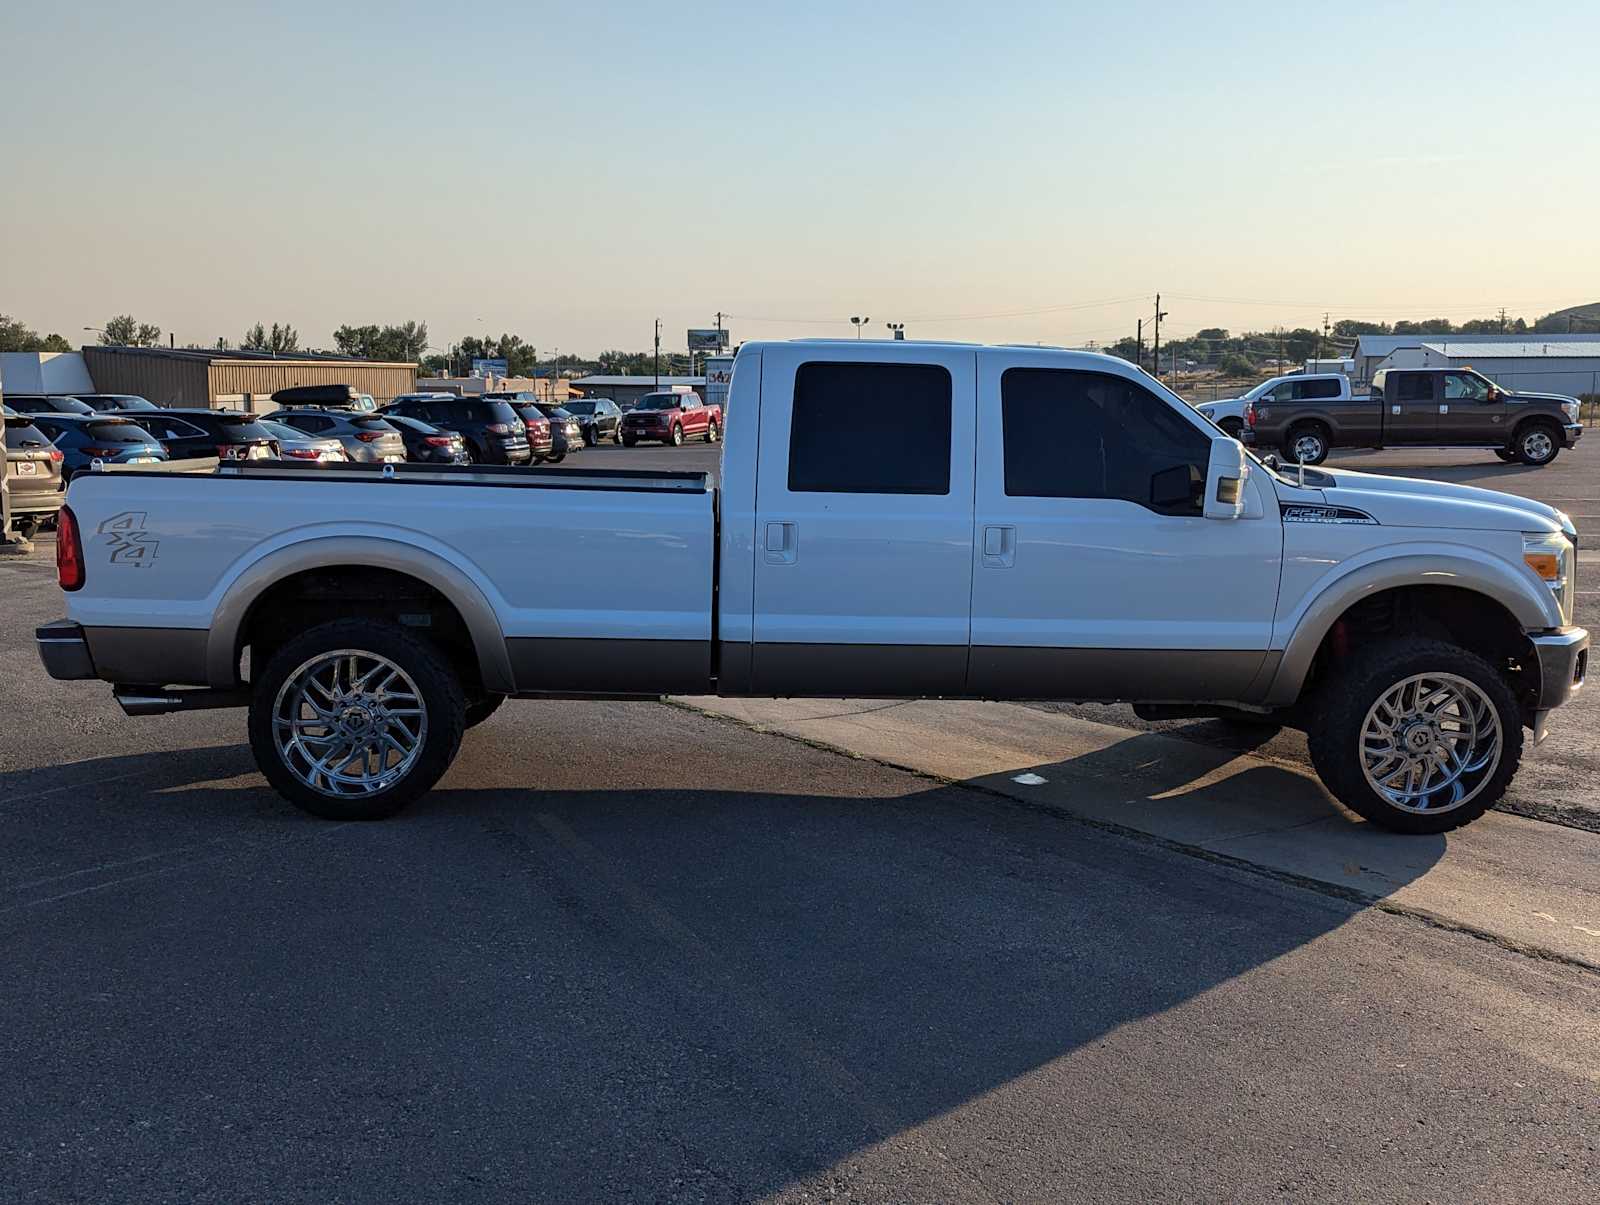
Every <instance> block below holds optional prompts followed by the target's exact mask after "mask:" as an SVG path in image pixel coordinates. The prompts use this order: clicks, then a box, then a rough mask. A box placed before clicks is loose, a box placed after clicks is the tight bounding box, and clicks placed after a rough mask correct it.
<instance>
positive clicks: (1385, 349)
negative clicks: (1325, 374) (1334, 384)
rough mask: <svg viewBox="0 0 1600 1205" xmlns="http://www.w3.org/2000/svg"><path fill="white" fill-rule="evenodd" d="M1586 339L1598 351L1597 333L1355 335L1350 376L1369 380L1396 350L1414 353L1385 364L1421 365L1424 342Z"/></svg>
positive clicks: (1457, 346) (1466, 345)
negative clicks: (1352, 365) (1352, 371)
mask: <svg viewBox="0 0 1600 1205" xmlns="http://www.w3.org/2000/svg"><path fill="white" fill-rule="evenodd" d="M1547 342H1548V343H1563V344H1571V343H1588V344H1593V345H1595V346H1594V354H1596V355H1600V335H1535V334H1525V335H1440V334H1418V335H1359V336H1357V338H1356V349H1355V352H1354V353H1353V354H1352V359H1354V361H1355V372H1354V374H1353V377H1352V379H1353V380H1354V381H1355V382H1356V383H1357V384H1359V385H1368V384H1371V383H1372V374H1373V373H1374V372H1376V371H1377V370H1378V369H1379V368H1380V367H1384V366H1385V362H1386V361H1388V360H1389V358H1390V357H1391V356H1394V355H1395V353H1396V352H1414V353H1416V354H1415V356H1405V355H1401V356H1399V357H1397V358H1396V359H1395V360H1394V362H1393V363H1389V364H1387V367H1391V368H1394V367H1402V368H1403V367H1406V366H1407V364H1408V363H1409V365H1410V366H1411V367H1421V365H1422V359H1421V355H1422V346H1423V344H1425V343H1427V344H1441V345H1444V346H1446V347H1449V348H1451V349H1452V351H1458V352H1459V351H1464V350H1465V351H1468V352H1470V349H1471V348H1473V347H1475V346H1479V345H1483V344H1492V343H1527V344H1539V343H1547Z"/></svg>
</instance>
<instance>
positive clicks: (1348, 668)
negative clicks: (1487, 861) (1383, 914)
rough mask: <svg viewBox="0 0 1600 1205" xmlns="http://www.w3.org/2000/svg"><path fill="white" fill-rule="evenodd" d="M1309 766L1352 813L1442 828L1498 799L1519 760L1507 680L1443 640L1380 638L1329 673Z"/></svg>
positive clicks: (1409, 828)
mask: <svg viewBox="0 0 1600 1205" xmlns="http://www.w3.org/2000/svg"><path fill="white" fill-rule="evenodd" d="M1312 715H1313V716H1314V719H1313V721H1312V723H1311V724H1310V726H1309V731H1308V733H1307V736H1308V738H1309V744H1310V749H1311V764H1312V765H1313V766H1315V767H1316V770H1317V774H1318V775H1320V776H1321V778H1322V781H1323V783H1324V784H1325V785H1326V786H1327V788H1328V789H1329V790H1330V791H1332V792H1333V794H1334V795H1335V796H1337V797H1338V799H1339V801H1340V802H1341V803H1343V804H1344V805H1345V806H1346V807H1348V808H1349V809H1350V810H1351V811H1353V812H1355V813H1357V814H1358V815H1360V816H1363V817H1365V818H1366V819H1367V820H1370V821H1371V822H1372V823H1373V824H1376V825H1377V826H1378V827H1380V828H1386V829H1389V830H1391V831H1393V832H1398V833H1443V832H1448V831H1449V830H1451V829H1454V828H1460V827H1461V826H1462V825H1464V824H1468V823H1470V822H1471V821H1473V820H1476V819H1477V818H1478V817H1479V816H1481V815H1483V813H1484V812H1486V811H1488V810H1489V808H1491V807H1493V806H1494V805H1495V804H1496V803H1498V802H1499V801H1500V798H1501V796H1503V795H1504V794H1505V791H1506V787H1507V786H1508V785H1509V784H1510V782H1511V778H1512V776H1513V775H1514V774H1515V773H1516V772H1517V765H1518V763H1519V762H1520V761H1521V759H1522V721H1521V718H1520V716H1519V713H1518V710H1517V702H1516V697H1515V696H1514V695H1513V694H1512V692H1511V687H1510V686H1509V685H1508V684H1507V682H1506V680H1505V679H1504V678H1503V677H1501V676H1500V674H1499V673H1497V672H1496V671H1495V668H1494V667H1493V666H1492V665H1490V664H1489V663H1488V662H1487V661H1485V660H1484V659H1483V658H1482V657H1480V656H1478V654H1476V653H1474V652H1470V651H1469V650H1467V649H1464V648H1461V647H1460V646H1458V645H1454V644H1450V643H1448V642H1446V641H1442V640H1427V639H1411V638H1394V639H1390V640H1383V641H1379V642H1378V643H1376V644H1374V645H1372V646H1371V647H1369V648H1367V649H1365V650H1363V651H1362V652H1360V653H1359V654H1357V655H1356V656H1355V657H1353V658H1352V659H1351V660H1350V661H1349V662H1348V663H1347V664H1346V665H1345V666H1343V667H1342V668H1337V669H1335V670H1334V672H1333V673H1331V674H1330V676H1329V677H1328V679H1327V680H1326V681H1325V682H1324V683H1323V685H1322V687H1321V695H1320V698H1319V699H1318V700H1317V706H1316V707H1315V708H1314V709H1313V711H1312Z"/></svg>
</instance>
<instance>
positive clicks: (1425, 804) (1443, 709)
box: [1361, 674, 1502, 815]
mask: <svg viewBox="0 0 1600 1205" xmlns="http://www.w3.org/2000/svg"><path fill="white" fill-rule="evenodd" d="M1501 735H1502V734H1501V731H1500V715H1499V712H1497V711H1496V710H1495V706H1494V704H1493V702H1491V701H1490V699H1489V696H1488V695H1486V694H1485V693H1484V692H1483V691H1482V690H1481V689H1479V687H1478V686H1476V685H1475V684H1474V683H1472V682H1470V681H1468V680H1467V679H1466V678H1462V677H1458V676H1456V675H1455V674H1415V675H1413V676H1411V677H1409V678H1406V679H1404V680H1403V681H1401V682H1399V683H1397V684H1396V685H1394V686H1391V687H1390V688H1389V689H1388V690H1386V691H1384V692H1383V694H1381V695H1379V696H1378V701H1377V702H1375V703H1374V704H1373V705H1372V706H1371V707H1370V708H1368V710H1367V717H1366V720H1365V721H1364V722H1363V723H1362V725H1361V770H1362V773H1363V774H1365V775H1366V779H1367V785H1368V786H1370V787H1371V788H1372V789H1373V790H1374V791H1375V792H1377V794H1378V795H1379V797H1380V798H1382V799H1383V800H1384V801H1385V802H1387V803H1389V804H1390V805H1391V806H1393V807H1396V808H1399V809H1400V810H1401V811H1403V812H1413V813H1419V814H1428V815H1436V814H1438V813H1441V812H1451V811H1454V810H1455V809H1457V808H1459V807H1462V806H1463V805H1465V804H1466V803H1468V802H1470V801H1471V799H1472V798H1473V796H1475V795H1477V793H1478V792H1479V791H1481V790H1482V789H1483V787H1484V784H1485V783H1487V782H1488V781H1489V779H1490V778H1491V777H1493V775H1494V772H1495V768H1496V767H1497V766H1498V765H1499V764H1500V751H1501V743H1502V741H1501Z"/></svg>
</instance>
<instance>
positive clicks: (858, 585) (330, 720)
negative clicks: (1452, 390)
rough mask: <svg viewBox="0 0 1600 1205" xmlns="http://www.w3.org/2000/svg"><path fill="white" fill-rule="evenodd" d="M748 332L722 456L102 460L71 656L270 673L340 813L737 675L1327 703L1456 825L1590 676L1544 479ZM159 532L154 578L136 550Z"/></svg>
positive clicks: (259, 752)
mask: <svg viewBox="0 0 1600 1205" xmlns="http://www.w3.org/2000/svg"><path fill="white" fill-rule="evenodd" d="M737 365H738V367H737V368H736V369H735V371H734V374H733V384H732V394H731V395H730V403H729V404H730V406H732V407H737V408H738V410H739V412H740V414H742V415H744V416H745V418H744V419H741V421H740V422H739V424H738V425H737V427H735V428H734V430H733V431H732V432H730V435H731V442H730V443H729V446H728V448H727V449H726V452H725V454H724V457H723V460H724V467H725V471H724V473H723V474H722V479H721V485H720V487H714V486H712V485H711V484H710V483H709V482H708V480H707V475H706V474H705V473H629V474H619V475H617V476H616V477H608V476H603V475H601V476H590V475H587V474H585V475H581V476H580V475H576V474H566V473H529V474H524V475H513V476H509V477H507V478H505V479H503V480H499V481H496V482H494V483H492V484H487V483H486V484H481V485H478V484H470V483H468V482H463V480H462V479H461V477H460V476H459V475H456V474H448V473H439V472H429V471H427V470H424V469H421V468H420V467H419V466H403V467H402V468H401V469H400V470H399V471H397V472H396V473H395V474H394V476H393V479H392V480H384V479H380V478H378V477H377V475H376V474H374V475H373V476H372V479H371V480H370V481H368V480H362V479H360V478H361V477H362V476H363V475H362V474H359V473H355V472H352V473H351V474H350V476H351V477H352V478H357V479H355V480H350V481H340V482H339V483H337V484H334V485H331V486H330V485H325V484H324V483H321V482H317V483H308V482H307V481H305V480H304V474H298V475H297V474H291V473H286V472H284V471H283V470H282V469H281V468H273V467H256V466H246V467H242V468H240V469H239V470H238V471H237V473H236V474H235V475H234V477H233V478H232V479H229V480H224V479H222V478H219V477H216V476H212V475H204V476H171V477H168V476H165V475H161V474H148V475H138V474H132V473H128V474H126V475H125V474H123V473H122V472H120V471H118V470H112V471H111V472H108V473H104V474H93V475H89V476H86V477H83V478H80V479H79V480H77V481H75V482H74V483H73V485H72V487H71V497H70V499H69V501H68V503H67V506H66V507H65V508H64V509H63V510H62V518H61V534H60V536H59V537H58V540H57V547H58V549H59V550H60V553H59V557H58V569H59V573H60V578H61V584H62V586H63V587H64V588H65V589H66V590H67V591H68V596H67V608H68V614H67V618H66V619H65V620H64V621H62V622H60V623H56V624H51V625H48V626H46V627H44V628H41V629H40V630H39V633H38V637H37V641H38V648H39V652H40V656H41V658H42V659H43V661H44V663H45V665H46V667H47V669H48V670H49V672H50V673H51V675H52V676H54V677H56V678H63V679H76V678H95V677H105V678H108V679H109V680H111V681H112V682H113V683H114V687H115V693H116V694H117V695H118V696H119V697H120V698H121V699H122V702H123V706H124V708H125V709H126V710H128V711H129V713H130V714H136V715H142V714H153V713H159V712H164V711H177V710H192V709H195V708H200V707H207V706H236V705H239V704H241V703H247V704H248V707H249V719H248V731H249V738H250V744H251V748H252V751H253V752H254V754H255V757H256V761H257V764H258V765H259V766H260V768H261V770H262V772H263V774H265V776H266V778H267V781H268V782H269V783H271V784H272V785H273V786H274V787H275V788H276V789H277V790H278V791H279V792H280V793H282V794H283V795H284V796H285V797H286V798H288V799H289V800H291V801H292V802H294V803H295V804H297V805H298V806H300V807H302V808H304V809H305V810H307V811H310V812H313V813H315V814H317V815H320V816H327V817H336V818H338V819H341V820H354V819H376V818H379V817H382V816H387V815H392V814H394V813H395V812H396V811H398V810H399V809H400V808H401V807H403V806H404V805H405V804H406V803H407V802H409V801H410V800H412V799H415V798H416V797H417V796H418V795H420V794H421V793H423V792H424V791H426V790H428V789H429V788H430V787H431V786H432V785H433V783H434V782H436V781H437V780H438V779H439V777H440V775H442V774H443V773H444V772H445V770H446V769H447V768H448V767H449V765H450V762H451V760H452V759H453V758H454V757H455V756H456V754H457V752H458V750H459V749H460V748H461V734H462V731H463V729H464V728H465V727H467V726H468V725H470V724H472V723H475V722H480V721H481V720H483V719H484V718H485V717H486V716H487V715H489V714H490V713H491V712H492V711H493V710H494V708H495V707H496V706H497V705H498V704H499V702H500V701H501V700H502V699H503V698H505V697H506V696H508V695H513V694H521V695H527V696H530V697H552V696H556V697H559V696H563V695H567V696H593V695H617V694H632V695H638V696H641V697H653V696H656V695H661V694H708V693H716V694H719V695H723V696H774V697H795V696H818V697H825V698H836V697H849V696H855V697H863V698H890V697H899V698H916V697H924V696H932V697H952V698H970V699H1068V700H1070V699H1077V700H1095V701H1113V700H1125V701H1128V702H1132V703H1135V704H1137V705H1139V706H1140V707H1142V708H1144V712H1143V714H1146V715H1150V714H1156V715H1166V716H1168V717H1171V716H1172V715H1173V713H1174V711H1181V712H1182V713H1183V714H1188V715H1213V714H1223V715H1237V714H1239V713H1240V712H1241V711H1245V712H1248V713H1250V714H1252V715H1256V716H1260V717H1262V718H1264V719H1270V720H1271V721H1273V722H1282V723H1289V724H1294V725H1298V726H1304V727H1305V728H1306V729H1307V731H1308V736H1309V738H1310V749H1311V760H1312V764H1313V765H1314V766H1315V767H1316V769H1317V772H1318V773H1319V774H1320V775H1321V777H1322V780H1323V781H1324V782H1325V783H1326V784H1327V785H1328V787H1329V789H1330V790H1331V791H1332V792H1333V793H1334V794H1335V795H1336V796H1337V797H1338V798H1339V799H1340V800H1342V801H1343V802H1344V803H1345V804H1346V805H1348V806H1349V807H1350V808H1351V809H1352V810H1353V811H1355V812H1357V813H1359V814H1360V815H1361V816H1363V817H1365V818H1366V819H1367V820H1368V821H1370V822H1372V823H1373V824H1375V825H1378V826H1381V827H1384V828H1389V829H1394V830H1397V831H1401V832H1409V833H1440V832H1444V831H1447V830H1449V829H1453V828H1457V827H1459V826H1461V825H1463V824H1466V823H1468V822H1469V821H1471V820H1474V819H1476V818H1477V817H1478V816H1480V815H1482V813H1483V812H1484V811H1485V809H1487V808H1488V807H1490V806H1491V805H1492V804H1494V803H1495V802H1496V801H1497V800H1498V799H1500V798H1501V796H1502V795H1503V794H1504V793H1505V791H1506V788H1507V785H1508V784H1509V783H1510V781H1511V779H1512V777H1513V775H1514V774H1515V772H1516V769H1517V766H1518V763H1519V762H1520V760H1521V758H1522V754H1523V749H1524V741H1525V737H1524V732H1525V731H1526V732H1528V733H1531V736H1529V737H1527V738H1526V739H1527V740H1528V741H1529V742H1530V743H1536V742H1538V741H1539V740H1541V739H1543V737H1544V735H1545V732H1546V730H1547V726H1548V716H1549V712H1550V710H1551V709H1552V708H1555V707H1559V706H1561V705H1562V704H1564V703H1566V702H1567V701H1568V700H1569V699H1570V698H1571V697H1572V696H1573V694H1574V693H1575V692H1577V691H1578V690H1579V689H1581V687H1582V685H1583V682H1584V678H1585V672H1586V669H1587V664H1588V652H1589V633H1588V632H1586V631H1585V630H1584V629H1583V628H1581V627H1578V626H1576V624H1575V604H1576V601H1577V599H1576V593H1575V592H1576V588H1577V586H1576V581H1577V578H1576V575H1577V572H1578V570H1579V569H1580V567H1581V566H1580V564H1579V561H1578V554H1577V529H1576V528H1575V527H1574V526H1573V524H1572V521H1571V519H1570V518H1568V517H1567V516H1566V515H1564V514H1563V513H1561V512H1560V511H1557V510H1555V509H1554V508H1553V507H1550V506H1546V505H1544V504H1543V503H1539V502H1534V501H1531V500H1529V499H1526V498H1521V497H1517V496H1514V495H1510V494H1502V493H1495V492H1493V491H1489V490H1481V489H1470V488H1467V487H1463V486H1456V485H1451V484H1448V483H1443V482H1437V481H1410V480H1406V479H1404V478H1399V477H1380V476H1373V475H1370V474H1364V473H1354V472H1347V471H1345V470H1338V471H1331V472H1330V471H1326V470H1320V469H1313V470H1305V469H1301V470H1299V471H1298V472H1296V473H1294V474H1278V473H1276V472H1274V471H1272V470H1271V469H1270V467H1268V466H1266V465H1264V464H1262V463H1260V462H1257V461H1255V460H1254V459H1253V458H1251V457H1250V456H1249V455H1248V454H1247V453H1246V452H1245V450H1244V448H1243V447H1242V446H1241V445H1240V443H1239V441H1238V440H1235V439H1232V438H1230V437H1229V436H1227V435H1224V434H1223V433H1222V432H1221V431H1218V430H1217V429H1216V427H1214V426H1213V425H1212V424H1210V423H1208V422H1207V421H1206V420H1205V419H1203V418H1202V417H1201V416H1200V415H1198V414H1196V413H1195V411H1194V409H1193V408H1192V407H1191V406H1189V405H1188V404H1187V403H1186V402H1184V401H1183V399H1181V398H1180V397H1178V396H1177V395H1176V394H1175V393H1173V392H1172V391H1170V390H1169V389H1167V388H1166V387H1165V386H1164V385H1162V384H1161V383H1160V382H1158V381H1155V380H1153V379H1152V378H1150V377H1149V376H1147V375H1146V374H1144V373H1143V372H1141V371H1140V370H1139V369H1138V368H1136V367H1134V366H1133V365H1132V364H1127V363H1124V362H1123V361H1121V360H1118V359H1115V358H1113V357H1110V356H1105V355H1100V354H1098V353H1094V352H1069V351H1060V350H1052V349H1045V348H1019V347H974V346H971V345H962V344H943V343H910V342H905V343H899V342H877V343H857V342H855V341H853V340H841V341H835V342H811V341H801V342H794V343H746V344H745V345H744V346H743V347H742V348H741V349H740V350H739V353H738V359H737ZM841 414H844V415H847V416H848V422H847V424H846V426H847V428H848V438H845V439H841V438H840V434H841V420H840V415H841ZM886 449H888V450H891V451H892V454H886ZM758 465H759V466H760V472H759V474H758V472H757V466H758ZM329 489H333V490H335V491H336V492H337V498H336V499H335V498H331V497H330V495H329V493H328V490H329ZM521 491H526V492H521ZM330 503H333V505H330ZM330 512H331V515H332V517H334V518H336V519H337V532H338V538H336V539H329V538H328V536H329V535H330V533H331V529H330V526H329V523H330ZM530 514H532V515H536V516H537V521H536V522H530V521H529V516H530ZM196 516H204V517H205V521H206V524H207V525H208V527H209V528H210V529H211V530H214V531H218V532H223V533H226V538H218V539H197V538H195V535H194V533H195V524H196ZM108 524H121V525H122V526H121V527H120V528H117V529H116V530H115V532H114V533H113V534H114V538H112V539H109V540H108V539H106V538H105V537H104V535H97V534H96V533H103V532H104V531H105V527H106V525H108ZM157 546H159V549H160V558H161V559H160V561H159V564H160V566H161V568H160V571H159V573H157V574H155V575H153V576H152V575H149V574H144V573H133V572H127V571H125V570H124V567H123V566H122V565H120V564H118V563H117V562H118V560H119V558H124V557H131V556H141V555H145V554H146V553H145V550H147V549H154V548H155V547H157ZM130 547H132V549H133V551H132V552H129V551H127V550H128V549H129V548H130ZM552 566H559V570H560V571H559V572H552ZM641 582H645V583H648V584H649V588H648V589H647V590H641V589H640V583H641ZM263 599H266V600H270V605H266V606H259V605H256V604H257V603H258V602H260V601H261V600H263ZM245 647H248V648H249V649H250V674H249V680H248V681H245V680H243V679H242V678H241V676H240V674H239V664H240V660H239V650H240V649H242V648H245ZM111 667H114V668H111ZM191 688H193V689H191ZM330 697H332V698H336V699H337V700H338V703H339V707H338V709H337V714H334V713H330V711H329V710H328V709H327V708H326V707H325V706H323V705H322V704H320V703H319V702H318V700H319V699H320V700H324V701H325V700H327V699H328V698H330ZM598 739H599V740H600V741H604V740H605V739H606V738H605V737H604V736H603V735H601V736H599V737H598ZM469 747H470V746H469ZM375 748H381V749H382V750H383V752H382V753H374V749H375Z"/></svg>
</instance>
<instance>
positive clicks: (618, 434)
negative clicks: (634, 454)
mask: <svg viewBox="0 0 1600 1205" xmlns="http://www.w3.org/2000/svg"><path fill="white" fill-rule="evenodd" d="M611 440H612V442H613V443H615V444H616V445H617V446H618V447H619V448H620V447H621V446H622V443H623V439H622V428H621V427H618V428H617V429H616V430H615V431H613V432H612V433H611Z"/></svg>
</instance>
